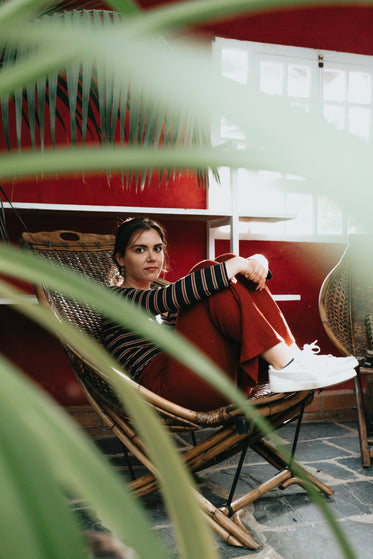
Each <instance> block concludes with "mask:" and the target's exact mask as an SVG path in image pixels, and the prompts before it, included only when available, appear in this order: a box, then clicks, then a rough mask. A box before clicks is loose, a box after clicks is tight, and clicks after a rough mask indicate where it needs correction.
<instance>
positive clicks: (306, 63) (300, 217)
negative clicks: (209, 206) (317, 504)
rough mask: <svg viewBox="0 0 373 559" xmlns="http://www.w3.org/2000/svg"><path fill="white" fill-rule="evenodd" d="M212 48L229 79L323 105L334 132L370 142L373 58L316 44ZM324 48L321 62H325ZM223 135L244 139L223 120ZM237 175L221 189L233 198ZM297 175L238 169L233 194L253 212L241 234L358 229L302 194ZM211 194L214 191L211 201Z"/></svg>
mask: <svg viewBox="0 0 373 559" xmlns="http://www.w3.org/2000/svg"><path fill="white" fill-rule="evenodd" d="M213 53H217V56H218V59H217V60H220V61H221V72H222V75H223V76H224V77H226V78H227V79H231V80H234V81H237V82H240V83H243V84H248V85H249V86H250V88H252V87H254V88H257V90H258V91H259V92H263V93H265V94H269V95H277V96H282V97H284V98H288V99H289V103H290V104H291V106H296V107H299V108H301V109H302V110H304V111H306V112H309V113H311V114H313V113H314V114H320V109H321V114H322V115H323V117H324V118H325V120H326V122H327V123H329V124H330V125H331V126H333V127H335V128H336V129H337V130H341V131H346V132H348V133H350V134H353V135H355V136H358V137H359V138H361V139H362V140H364V141H371V140H372V125H371V122H372V116H373V115H372V108H373V107H372V105H373V99H372V79H373V64H372V62H373V57H372V56H364V55H354V54H349V53H338V52H334V51H324V52H322V53H320V51H318V50H316V49H305V48H298V47H286V46H283V45H271V44H264V43H254V42H249V41H248V42H245V41H231V40H228V39H220V38H217V39H216V41H215V43H214V48H213ZM320 54H322V56H323V60H324V65H323V66H322V67H320V66H319V56H320ZM320 104H321V107H320ZM273 126H276V123H275V122H274V123H273ZM213 129H214V130H215V128H213ZM226 139H231V140H236V141H237V140H238V141H239V142H238V145H241V144H240V141H241V140H244V134H243V132H242V130H241V129H240V128H239V126H237V125H232V124H231V123H229V122H228V121H227V120H224V119H222V120H221V122H220V137H218V138H214V144H218V143H219V141H221V140H223V141H224V140H226ZM310 157H312V154H310ZM232 176H233V174H230V171H229V170H228V169H226V173H225V174H224V179H223V180H222V182H224V181H225V182H226V184H225V190H224V192H225V197H226V203H228V204H232V199H233V198H232V191H231V190H230V189H231V186H232ZM300 180H302V177H295V176H290V175H284V174H282V173H281V172H279V171H276V170H272V171H268V170H264V169H263V170H260V169H259V170H255V171H250V172H249V171H247V170H244V169H239V170H238V171H237V173H235V174H234V181H236V182H235V183H234V184H235V187H234V188H235V191H234V192H233V196H234V200H236V201H237V202H238V203H237V205H238V208H239V213H240V215H242V217H243V218H244V216H245V215H246V216H251V218H250V220H246V222H245V220H244V219H243V223H241V225H240V227H241V229H240V230H241V231H242V235H248V236H249V237H250V238H252V237H253V236H259V237H260V236H265V237H266V238H281V236H284V238H289V237H293V238H295V237H296V238H298V237H299V238H310V239H311V240H317V239H321V240H322V239H323V238H325V239H326V238H327V239H328V240H330V237H331V236H333V238H334V239H337V238H339V237H340V238H341V239H342V240H343V239H345V238H346V237H345V236H346V235H347V233H349V232H353V231H357V230H359V227H358V224H356V223H355V222H353V221H351V219H350V217H349V216H348V215H345V214H344V212H343V211H342V210H341V208H339V207H338V205H337V203H336V202H335V201H333V200H331V199H329V198H327V197H326V196H322V195H320V194H316V193H307V192H305V188H304V187H303V185H300V184H299V182H298V181H300ZM234 181H233V182H234ZM300 186H302V188H300ZM311 186H312V185H311ZM220 188H221V187H220ZM228 191H229V192H228ZM213 197H214V196H213V194H212V195H210V200H211V201H212V203H214V202H213ZM218 199H219V200H220V198H218ZM228 199H229V200H228ZM219 203H221V200H220V202H219ZM253 215H258V216H262V217H263V216H267V221H264V220H263V219H262V220H260V219H258V221H256V222H253V221H252V216H253ZM292 216H295V217H294V218H293V217H292ZM289 218H291V219H289ZM276 220H277V222H276Z"/></svg>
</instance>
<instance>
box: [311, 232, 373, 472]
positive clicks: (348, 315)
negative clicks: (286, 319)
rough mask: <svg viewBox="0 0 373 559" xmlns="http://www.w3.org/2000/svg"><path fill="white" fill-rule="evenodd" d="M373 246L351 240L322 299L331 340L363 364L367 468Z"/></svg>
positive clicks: (360, 398) (372, 400)
mask: <svg viewBox="0 0 373 559" xmlns="http://www.w3.org/2000/svg"><path fill="white" fill-rule="evenodd" d="M372 243H373V239H372V237H369V236H362V235H353V236H351V237H350V239H349V244H348V246H347V248H346V250H345V252H344V254H343V256H342V258H341V259H340V261H339V262H338V264H337V265H336V266H335V267H334V268H333V269H332V270H331V272H330V273H329V274H328V276H327V277H326V278H325V280H324V282H323V284H322V286H321V290H320V296H319V310H320V317H321V320H322V323H323V325H324V328H325V330H326V333H327V334H328V336H329V338H330V339H331V341H332V342H333V343H334V344H335V346H336V347H337V348H338V350H339V351H340V352H341V353H342V354H343V355H354V356H355V357H356V358H357V359H358V360H359V362H360V366H359V368H358V370H357V376H356V378H355V380H354V388H355V394H356V407H357V416H358V427H359V439H360V450H361V459H362V464H363V466H365V467H368V466H370V464H371V458H372V456H373V447H372V444H373V432H372V427H373V425H372V422H373V417H372V411H373V410H372V406H373V358H372V357H373V353H371V354H370V352H372V350H373V264H372V262H371V250H372V247H373V244H372ZM367 352H368V353H367ZM362 378H363V379H364V381H362ZM363 384H365V398H364V392H363Z"/></svg>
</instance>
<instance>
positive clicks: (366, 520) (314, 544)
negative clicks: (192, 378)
mask: <svg viewBox="0 0 373 559" xmlns="http://www.w3.org/2000/svg"><path fill="white" fill-rule="evenodd" d="M294 430H295V426H294V425H293V424H292V425H288V426H286V427H284V428H283V429H282V430H281V431H279V432H278V434H279V435H280V436H281V438H283V439H284V440H285V441H286V442H288V443H289V444H291V441H292V438H293V435H294ZM178 444H179V445H180V446H189V445H190V444H191V439H188V438H187V437H185V440H182V438H180V440H178ZM101 448H102V451H103V452H104V453H105V454H106V455H107V456H108V458H109V459H110V460H111V461H112V463H113V464H114V465H115V467H116V468H117V469H118V470H119V471H120V472H121V473H122V474H123V475H127V474H126V473H125V472H126V468H124V466H123V463H122V462H121V450H120V447H119V450H118V445H117V441H110V440H103V441H101ZM296 458H297V460H299V461H300V462H301V463H302V464H303V465H304V466H305V467H306V468H307V469H309V470H310V471H311V472H312V473H313V474H314V475H316V476H317V477H319V479H320V480H321V481H324V482H325V483H326V484H328V485H330V486H331V487H332V488H333V489H334V490H335V493H334V495H332V496H331V497H330V498H325V497H323V499H324V502H325V503H327V506H328V507H329V509H330V511H331V512H332V514H333V515H334V517H335V518H336V520H337V522H338V526H340V527H341V529H342V531H343V533H345V534H346V536H347V537H348V540H349V542H350V544H351V546H352V548H353V550H354V553H355V559H370V557H371V556H372V549H373V467H371V468H368V469H367V468H363V466H362V465H361V458H360V449H359V441H358V436H357V428H356V424H355V423H348V424H339V423H317V424H304V425H303V426H302V429H301V434H300V439H299V443H298V449H297V454H296ZM237 460H238V457H237V456H233V457H231V458H229V459H227V460H226V461H225V462H224V463H220V464H217V465H215V466H214V467H212V468H209V469H207V470H204V471H203V472H199V473H198V474H196V475H195V480H196V482H197V483H198V484H199V488H200V491H201V493H202V494H203V495H204V496H205V497H206V498H207V499H209V500H210V501H211V502H213V503H214V504H215V505H216V506H218V507H219V506H222V505H223V504H225V500H226V497H227V495H228V493H229V490H230V486H231V483H232V480H233V477H234V473H235V466H236V464H237ZM134 467H135V469H136V471H137V472H140V471H141V468H140V467H139V465H138V463H137V462H136V461H135V462H134ZM275 472H276V470H275V469H274V468H273V467H272V466H270V465H268V464H267V462H265V461H264V460H263V459H262V458H261V457H259V456H258V455H257V454H256V453H255V452H253V451H252V450H250V449H249V451H248V453H247V455H246V457H245V460H244V465H243V469H242V473H241V477H240V480H239V482H238V485H237V490H236V495H237V496H239V495H241V494H242V493H244V492H247V491H249V490H251V489H252V488H255V487H257V486H258V485H259V484H260V483H262V482H263V481H266V480H267V479H268V478H269V477H271V476H272V475H274V473H275ZM142 503H143V505H144V506H145V508H146V510H147V512H148V514H149V518H150V522H151V524H152V525H153V527H154V530H155V531H156V532H157V533H158V534H159V535H160V537H161V538H162V540H163V541H164V542H165V546H166V548H167V549H168V550H169V553H170V556H171V557H172V558H175V559H176V558H177V557H178V554H177V545H176V543H175V538H174V534H173V531H172V528H171V525H170V521H169V519H168V515H167V512H166V510H165V507H164V505H163V503H162V499H161V497H160V495H159V494H158V493H154V494H152V495H148V496H147V497H145V498H144V499H142ZM71 508H72V509H73V510H75V512H76V513H77V514H79V518H80V521H81V523H82V526H84V527H85V528H88V529H92V528H94V529H98V530H103V531H105V530H106V528H105V526H102V525H101V524H100V523H99V522H98V521H97V520H92V519H91V518H90V515H89V512H88V509H87V508H86V505H85V503H84V502H82V501H79V500H75V501H74V500H71ZM242 521H243V523H244V524H245V525H246V526H248V528H249V530H250V532H251V533H252V535H253V536H254V538H255V539H256V541H258V542H259V543H260V544H261V545H262V548H261V549H260V550H259V551H253V550H249V549H246V548H236V547H232V546H230V545H228V544H227V543H226V542H224V541H223V540H222V539H221V538H220V537H219V536H217V535H216V534H215V535H214V538H215V542H216V546H217V548H218V551H219V554H220V557H221V558H222V559H316V558H317V559H342V558H343V557H344V554H343V552H342V550H341V548H340V547H339V545H338V544H337V542H336V539H335V536H334V534H333V533H332V531H331V528H330V526H329V525H328V523H327V522H326V520H325V517H324V515H323V513H322V511H321V510H320V509H319V507H318V506H317V505H316V504H315V503H314V502H313V501H312V500H311V498H310V497H309V495H308V494H307V493H306V492H305V491H304V490H303V489H302V488H301V487H300V486H298V485H292V486H290V487H288V488H287V489H286V490H280V489H278V488H277V489H273V490H272V491H271V492H269V493H267V494H266V495H264V496H262V497H261V498H260V499H258V500H257V501H255V503H253V504H251V505H248V506H247V507H246V509H245V515H244V517H243V519H242ZM196 559H204V558H202V557H196Z"/></svg>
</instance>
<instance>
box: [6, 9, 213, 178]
mask: <svg viewBox="0 0 373 559" xmlns="http://www.w3.org/2000/svg"><path fill="white" fill-rule="evenodd" d="M70 4H71V5H72V6H74V5H76V4H77V3H76V2H71V3H70ZM64 5H65V3H64ZM53 8H54V10H55V12H54V13H51V11H50V10H51V8H49V9H48V10H46V12H45V13H43V14H42V15H41V16H40V18H41V19H42V20H45V19H47V18H48V19H50V20H55V19H58V21H61V22H63V23H64V24H66V25H71V24H74V25H82V26H92V27H93V28H94V27H95V26H99V27H105V28H107V27H109V26H115V25H116V23H119V22H120V18H121V16H119V14H117V13H114V12H109V11H107V10H98V9H93V10H92V9H80V10H77V9H70V10H67V11H64V12H60V11H59V10H60V8H61V3H57V4H56V5H54V6H53ZM159 40H160V42H161V44H162V45H164V48H165V49H169V48H171V47H170V46H169V45H168V44H167V43H166V42H165V41H164V40H163V39H161V38H160V39H159ZM32 54H33V51H32V49H30V48H29V47H27V46H26V45H24V44H19V45H17V46H14V45H6V46H5V47H4V49H3V51H2V53H1V58H0V61H1V68H2V69H3V70H5V69H6V68H7V67H9V66H11V65H14V64H15V63H17V62H19V61H21V60H27V59H28V57H29V56H30V55H32ZM116 76H117V73H116V72H115V68H114V67H110V66H109V65H108V64H106V65H105V67H103V65H102V64H99V63H98V62H97V61H96V60H93V59H92V60H89V59H88V60H87V59H85V60H84V63H83V64H81V65H80V64H79V65H70V66H68V67H67V68H66V70H65V71H61V72H60V74H59V75H48V76H46V77H45V78H44V79H43V78H40V79H39V80H38V81H37V83H35V84H29V85H28V86H27V87H26V90H16V91H15V92H14V94H13V96H12V98H11V99H1V118H2V124H3V129H4V135H5V142H6V146H7V149H8V151H12V150H14V149H16V148H18V150H19V151H21V150H22V149H23V148H24V146H25V145H31V146H32V148H33V149H34V150H35V149H40V150H42V151H43V150H44V148H45V147H46V146H48V145H52V146H53V147H55V146H56V145H64V144H66V143H71V144H72V145H79V144H81V145H83V146H84V145H86V143H87V141H90V142H94V143H97V144H100V145H114V144H126V143H128V144H130V145H133V146H137V145H145V146H150V145H152V146H159V145H167V146H179V145H182V144H185V145H202V144H203V145H208V144H209V132H208V130H207V128H206V127H205V126H204V125H202V123H201V122H198V120H197V119H196V118H195V117H194V116H193V115H189V114H187V113H186V112H184V113H183V114H180V111H179V110H178V108H177V107H171V106H168V107H166V106H165V105H162V106H161V105H160V104H155V103H151V102H150V101H149V99H147V98H146V97H145V95H144V93H143V91H142V87H141V84H138V83H133V82H131V76H128V79H127V78H126V80H124V79H123V76H121V82H119V81H118V78H117V77H116ZM124 84H125V85H124ZM10 111H13V112H14V115H15V127H16V130H15V133H14V131H12V130H11V129H10V127H9V122H10V120H9V116H10V114H11V113H10ZM66 114H67V116H66ZM68 122H69V125H68V124H67V123H68ZM48 123H49V126H48ZM57 123H58V126H57ZM205 128H206V129H205ZM15 139H16V140H15ZM15 141H16V146H15V145H14V143H15ZM118 171H119V172H120V173H122V174H123V175H122V176H125V177H126V179H125V182H126V185H127V186H128V185H129V184H135V186H136V187H139V186H141V187H142V188H144V187H145V186H146V185H147V184H148V183H149V182H150V180H151V179H152V176H153V175H152V172H151V171H149V170H148V169H141V170H131V169H118ZM182 172H185V170H179V169H178V170H175V169H161V170H160V174H159V177H160V178H159V181H161V180H162V177H165V176H166V177H169V176H171V174H172V175H173V176H179V175H180V174H181V173H182ZM193 172H194V176H195V178H196V181H197V183H198V184H199V186H205V185H206V184H207V177H208V175H207V170H206V169H195V170H194V171H193ZM159 183H160V182H159Z"/></svg>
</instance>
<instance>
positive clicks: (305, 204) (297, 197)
mask: <svg viewBox="0 0 373 559" xmlns="http://www.w3.org/2000/svg"><path fill="white" fill-rule="evenodd" d="M286 200H287V211H288V212H290V213H293V214H294V215H296V216H297V217H296V218H295V219H292V220H290V221H287V222H286V231H287V233H290V234H292V235H312V233H313V197H312V195H311V194H298V193H295V192H289V193H288V194H287V196H286Z"/></svg>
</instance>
